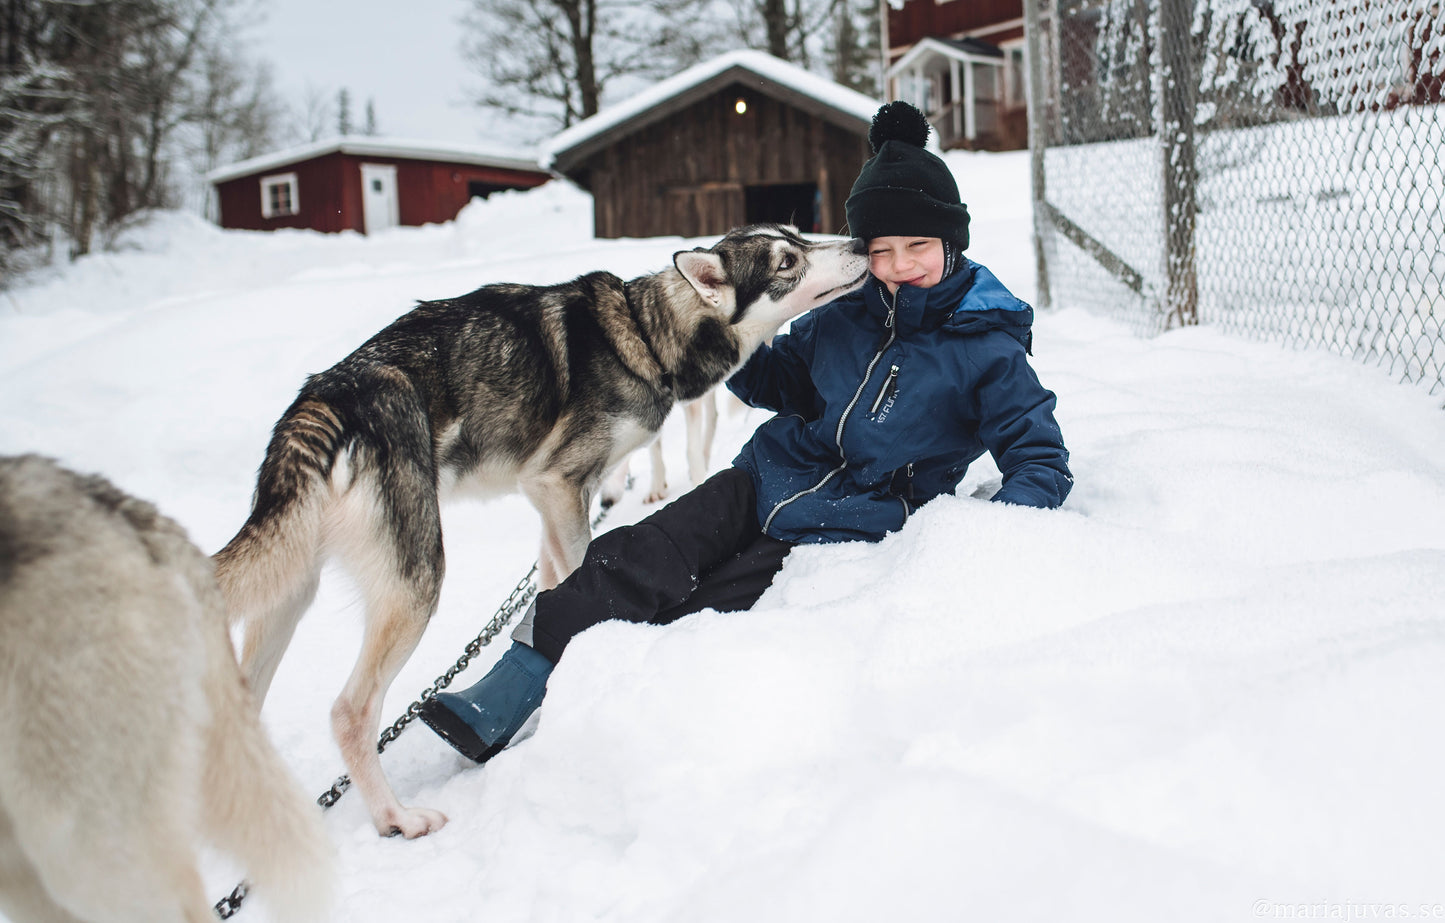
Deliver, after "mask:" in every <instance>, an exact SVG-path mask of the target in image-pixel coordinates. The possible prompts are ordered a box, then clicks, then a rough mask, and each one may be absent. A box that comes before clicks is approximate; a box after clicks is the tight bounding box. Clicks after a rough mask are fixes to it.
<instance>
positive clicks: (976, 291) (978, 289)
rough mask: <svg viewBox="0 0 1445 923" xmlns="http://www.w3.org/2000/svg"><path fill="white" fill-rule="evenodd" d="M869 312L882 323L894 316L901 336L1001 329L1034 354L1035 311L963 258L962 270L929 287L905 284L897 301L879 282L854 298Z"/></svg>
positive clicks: (899, 290)
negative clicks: (891, 315)
mask: <svg viewBox="0 0 1445 923" xmlns="http://www.w3.org/2000/svg"><path fill="white" fill-rule="evenodd" d="M850 297H858V298H862V299H863V301H864V303H865V304H866V305H867V307H868V311H869V313H872V314H876V315H877V316H878V317H879V318H886V317H887V316H888V313H889V311H890V310H893V312H894V323H896V324H897V325H898V328H899V332H900V333H907V332H910V331H913V330H938V329H947V330H949V331H953V332H956V333H958V334H960V335H964V336H972V335H975V334H980V333H987V332H988V331H991V330H1002V331H1003V332H1005V333H1007V334H1008V335H1009V336H1011V337H1013V338H1014V339H1015V340H1018V341H1019V343H1020V344H1021V345H1022V346H1023V348H1024V350H1025V352H1028V353H1029V354H1030V355H1032V353H1033V323H1034V309H1033V308H1031V307H1029V305H1028V304H1027V303H1026V302H1024V301H1021V300H1019V298H1018V297H1016V296H1015V295H1014V294H1013V293H1012V292H1010V291H1009V290H1008V289H1007V288H1005V287H1004V285H1003V283H1002V282H1000V281H999V280H998V277H996V276H995V275H994V274H993V273H992V272H991V271H990V270H989V269H988V267H986V266H982V265H980V264H978V263H975V262H973V261H972V260H969V259H965V260H964V262H963V265H962V266H960V267H959V268H958V270H957V271H956V272H954V273H953V274H952V275H950V276H949V277H948V278H946V279H944V280H943V281H941V282H939V283H938V284H937V285H935V286H934V287H933V288H916V287H914V286H912V285H904V286H901V287H900V288H899V289H898V295H897V299H896V301H895V299H894V298H893V297H892V296H890V295H889V294H888V289H887V287H886V286H884V285H883V283H882V282H879V281H878V280H877V279H872V280H870V281H869V282H868V284H867V285H864V286H863V288H861V289H859V290H858V291H857V292H855V293H853V294H852V296H850Z"/></svg>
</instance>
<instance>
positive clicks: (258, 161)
mask: <svg viewBox="0 0 1445 923" xmlns="http://www.w3.org/2000/svg"><path fill="white" fill-rule="evenodd" d="M337 152H340V153H342V154H355V155H358V156H362V157H401V158H405V159H408V160H439V161H443V162H445V163H465V164H473V165H476V166H482V167H499V168H502V169H506V170H530V171H533V172H541V171H542V167H541V165H540V164H538V163H537V157H536V154H535V152H534V151H530V150H519V149H512V148H503V147H495V146H486V145H475V144H447V143H437V142H433V141H407V140H402V139H398V138H376V137H371V136H366V137H357V136H354V135H348V136H344V137H336V138H330V139H327V140H325V141H317V142H314V143H312V144H306V145H302V146H301V147H293V148H289V149H287V150H284V151H277V152H275V153H273V154H262V155H261V156H260V157H252V158H251V159H249V160H242V161H240V162H239V163H233V164H230V165H229V166H224V167H217V168H216V169H214V170H212V171H211V172H210V173H207V174H206V179H207V180H208V181H209V182H211V183H224V182H226V181H227V180H232V179H236V178H237V177H240V176H248V175H250V174H252V173H260V172H263V171H265V170H274V169H276V168H278V167H284V166H288V165H290V164H293V163H301V162H302V161H305V160H312V159H314V158H316V157H323V156H325V155H327V154H333V153H337Z"/></svg>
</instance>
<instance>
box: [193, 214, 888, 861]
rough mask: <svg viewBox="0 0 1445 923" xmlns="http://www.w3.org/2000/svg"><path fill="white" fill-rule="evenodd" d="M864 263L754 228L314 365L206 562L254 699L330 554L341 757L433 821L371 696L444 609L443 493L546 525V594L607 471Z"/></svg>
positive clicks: (370, 795)
mask: <svg viewBox="0 0 1445 923" xmlns="http://www.w3.org/2000/svg"><path fill="white" fill-rule="evenodd" d="M867 268H868V261H867V257H866V256H865V255H863V252H862V247H861V246H860V245H858V244H857V243H855V242H849V241H836V242H828V243H819V242H813V241H808V240H805V239H804V238H802V237H800V236H799V235H798V234H797V232H796V231H795V230H794V229H792V228H788V227H784V226H776V225H759V226H752V227H748V228H742V229H739V230H736V231H733V232H730V233H729V234H728V235H726V236H725V237H724V238H723V239H722V240H721V241H720V242H719V243H718V244H717V245H715V246H714V247H712V248H709V249H697V250H691V251H683V252H679V253H677V254H675V255H674V257H673V266H672V267H669V268H668V269H665V270H663V271H662V272H659V273H655V274H652V275H647V276H642V277H639V278H637V279H633V280H631V281H629V282H624V281H623V280H621V279H619V278H618V277H616V276H614V275H612V274H610V273H605V272H594V273H590V274H588V275H584V276H582V277H580V278H578V279H575V280H573V281H571V282H567V283H564V284H561V285H553V286H530V285H489V286H485V287H483V288H480V289H477V290H476V291H474V292H471V293H470V294H467V295H462V296H460V297H457V298H451V299H446V300H442V301H431V302H423V303H421V304H420V305H419V306H418V307H417V308H415V309H414V310H413V311H411V312H410V313H408V314H406V315H404V316H402V317H401V318H399V319H398V320H397V321H395V322H394V323H393V324H391V326H389V327H387V328H386V329H385V330H383V331H381V332H380V333H378V334H377V335H376V336H374V337H373V338H372V339H371V340H369V341H367V342H366V343H365V344H363V345H362V346H361V347H360V348H359V349H357V350H356V351H355V352H354V353H352V354H351V355H350V356H348V357H346V358H345V359H343V360H342V361H341V362H340V363H338V364H337V365H335V366H334V367H332V368H331V369H330V370H328V371H325V372H322V373H320V374H318V375H313V376H312V377H311V378H309V379H308V380H307V382H306V384H305V386H304V387H303V388H302V389H301V393H300V395H299V396H298V397H297V399H296V401H295V403H293V404H292V405H291V408H290V409H289V410H287V411H286V413H285V414H284V415H283V416H282V417H281V420H280V421H279V422H278V423H277V424H276V427H275V430H274V433H273V435H272V438H271V443H270V445H269V447H268V448H267V451H266V458H265V460H264V461H263V462H262V465H261V471H260V475H259V478H258V480H257V484H256V494H255V499H254V503H253V507H252V513H251V516H250V519H249V520H247V522H246V523H245V525H244V526H242V528H241V530H240V532H238V533H237V535H236V536H235V538H233V539H232V540H231V542H230V543H229V544H228V545H226V547H225V548H223V549H221V551H219V552H217V554H216V563H217V569H218V576H219V578H220V584H221V588H222V591H223V592H224V593H225V596H226V601H227V605H228V606H229V608H230V611H231V616H232V618H233V619H235V620H238V621H239V622H241V623H242V624H244V626H245V633H244V640H243V644H242V670H243V672H244V673H245V674H246V676H247V678H248V680H249V681H250V683H251V686H252V690H253V691H254V693H255V694H256V696H257V698H258V700H263V699H264V697H265V694H266V690H267V688H268V687H269V685H270V683H271V679H272V677H273V676H274V674H275V670H276V668H277V666H278V664H279V662H280V660H281V656H282V654H283V653H284V652H285V649H286V647H287V645H288V644H289V643H290V640H291V636H292V633H293V632H294V630H295V627H296V624H297V622H298V621H299V620H300V618H301V616H302V614H303V613H304V612H305V610H306V609H307V607H308V606H309V605H310V603H311V600H312V598H313V597H314V595H315V592H316V587H317V581H318V577H319V574H320V569H321V565H322V562H323V559H324V558H325V556H327V555H328V554H336V555H338V556H339V557H340V558H341V559H342V561H343V563H345V564H346V565H348V567H349V569H350V571H351V572H352V573H353V575H355V576H356V578H357V579H358V580H359V581H360V583H361V586H362V591H363V594H364V596H365V598H366V628H365V634H364V637H363V640H362V645H361V651H360V654H359V656H358V659H357V663H356V666H355V669H354V671H353V672H352V674H351V677H350V679H349V680H348V681H347V684H346V686H345V688H344V689H343V690H342V692H341V695H340V697H339V698H338V699H337V700H336V703H335V705H334V706H333V708H332V728H333V731H334V733H335V736H336V739H337V743H338V745H339V746H340V748H341V753H342V758H343V760H344V761H345V763H346V766H347V769H348V771H349V772H350V775H351V780H352V782H353V783H354V784H355V785H356V787H357V789H358V790H359V791H360V792H361V793H362V797H363V798H364V799H365V801H366V803H367V805H368V807H369V808H370V810H371V815H372V820H373V822H374V823H375V824H376V827H377V830H378V831H379V832H381V833H383V834H394V833H400V834H403V835H405V836H408V837H414V836H420V835H422V834H425V833H428V832H430V831H432V830H436V829H438V828H439V827H440V826H441V825H442V824H444V823H445V822H446V818H445V817H443V816H442V815H441V814H440V813H438V812H436V811H432V810H428V809H424V808H407V807H404V806H403V805H402V804H401V803H400V802H399V801H398V800H397V798H396V795H395V794H394V793H393V792H392V790H391V787H390V785H389V784H388V783H387V781H386V778H385V776H384V775H383V774H382V771H381V764H380V762H379V761H378V759H377V751H376V743H375V741H376V733H377V728H378V726H379V723H380V709H381V704H382V698H383V696H384V695H385V693H386V690H387V688H388V686H389V685H390V684H391V682H392V679H393V678H394V677H395V676H396V673H397V671H398V670H399V669H400V668H401V666H402V664H403V663H405V661H406V659H407V658H408V657H409V656H410V655H411V653H412V651H413V650H414V649H415V647H416V644H417V641H418V640H419V639H420V637H421V634H422V631H423V629H424V628H425V627H426V624H427V621H428V619H429V618H430V617H431V615H432V613H433V611H434V610H435V609H436V605H437V598H438V594H439V591H440V587H441V581H442V574H443V568H444V560H443V553H442V530H441V514H440V509H439V499H440V497H442V496H444V495H445V494H446V493H447V492H448V491H449V490H452V489H457V488H465V489H472V490H477V489H480V490H482V491H491V492H497V491H508V490H516V489H520V490H521V491H522V493H523V494H525V495H526V497H527V498H528V500H530V501H531V503H532V505H533V506H535V507H536V508H537V510H538V512H539V513H540V514H541V516H542V548H541V554H540V558H539V572H540V579H539V584H540V585H541V587H542V588H543V589H546V588H548V587H551V586H554V585H556V584H557V583H558V582H559V581H560V580H561V579H562V578H563V577H565V576H566V575H567V574H569V573H571V572H572V570H573V569H575V568H576V566H577V565H578V564H579V563H580V562H581V559H582V554H583V551H584V550H585V549H586V546H587V542H588V540H589V538H590V537H591V535H590V528H589V525H588V515H589V507H590V504H591V501H592V498H593V496H594V494H595V492H596V491H597V489H598V487H599V485H600V483H601V481H602V479H603V476H604V475H605V474H606V472H607V471H608V470H609V469H611V468H612V467H613V466H614V465H616V464H617V463H618V462H619V461H621V460H622V459H623V458H625V457H626V456H627V454H628V453H630V452H632V451H633V450H634V449H637V448H639V447H641V446H643V445H645V444H646V443H647V441H648V440H650V439H652V438H653V437H655V436H656V434H657V431H658V429H659V428H660V427H661V426H662V422H663V420H664V419H665V418H666V416H667V414H668V411H669V410H671V408H672V406H673V404H674V403H676V402H677V401H679V400H691V399H693V398H696V397H699V396H701V395H703V394H704V393H706V392H707V390H708V389H709V388H711V387H713V386H714V385H716V384H717V383H718V382H720V381H722V380H723V379H724V378H725V377H727V376H728V375H729V374H731V373H732V371H734V370H735V369H736V368H738V367H739V366H740V365H741V364H742V362H743V361H744V360H746V359H747V358H748V356H749V355H751V354H752V352H753V351H754V350H755V349H756V348H757V347H758V346H759V345H760V344H762V343H763V342H764V341H765V340H767V339H768V338H770V337H771V336H772V335H773V333H774V332H776V331H777V329H778V328H779V326H781V325H782V324H783V323H785V322H786V321H788V320H790V319H791V318H793V317H795V316H797V315H798V314H801V313H803V312H804V311H807V310H810V309H812V308H815V307H818V306H819V305H822V304H824V303H826V302H828V301H830V300H832V299H833V298H836V297H838V296H839V295H842V294H844V293H845V292H848V291H851V290H852V289H854V288H856V287H857V286H858V285H861V284H862V282H863V280H864V278H865V277H866V275H867Z"/></svg>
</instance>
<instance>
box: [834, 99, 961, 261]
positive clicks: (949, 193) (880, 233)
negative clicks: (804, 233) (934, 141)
mask: <svg viewBox="0 0 1445 923" xmlns="http://www.w3.org/2000/svg"><path fill="white" fill-rule="evenodd" d="M930 131H931V128H930V127H929V124H928V119H926V118H924V115H923V113H922V112H919V111H918V110H917V109H915V108H914V107H913V106H910V105H909V104H908V103H905V102H903V101H902V100H895V101H893V102H891V103H887V104H886V105H884V106H883V107H882V108H881V109H879V110H878V113H877V114H876V115H874V116H873V124H872V125H871V126H870V127H869V129H868V144H869V146H870V147H872V149H873V158H872V159H871V160H869V161H868V162H867V163H865V164H864V165H863V168H862V169H861V170H860V171H858V179H857V181H856V182H854V183H853V190H852V192H851V193H850V194H849V196H848V201H847V203H846V204H845V205H844V209H845V210H846V212H847V215H848V230H849V233H851V234H852V235H853V236H854V237H862V238H864V239H866V240H871V239H872V238H875V237H937V238H940V239H942V240H946V241H948V242H950V243H952V244H955V245H956V246H957V247H958V248H959V249H960V250H966V249H968V206H966V205H964V204H963V201H962V199H960V198H959V195H958V183H957V182H956V181H955V180H954V178H953V173H952V172H951V171H950V170H949V169H948V165H947V164H945V163H944V162H943V160H942V159H941V158H939V157H938V156H937V155H935V154H933V153H932V152H930V151H928V150H925V149H924V145H925V144H927V143H928V135H929V132H930Z"/></svg>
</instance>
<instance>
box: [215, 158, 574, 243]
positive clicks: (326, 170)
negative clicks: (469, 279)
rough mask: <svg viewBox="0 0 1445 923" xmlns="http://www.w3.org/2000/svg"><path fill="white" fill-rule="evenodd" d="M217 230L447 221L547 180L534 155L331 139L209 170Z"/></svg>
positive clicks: (362, 227) (367, 227)
mask: <svg viewBox="0 0 1445 923" xmlns="http://www.w3.org/2000/svg"><path fill="white" fill-rule="evenodd" d="M206 178H207V180H209V181H210V183H211V185H212V187H213V188H214V189H215V193H216V203H217V205H218V206H219V215H218V218H217V220H218V223H219V224H220V225H221V227H223V228H240V229H245V230H257V231H270V230H275V229H277V228H311V229H313V230H317V231H361V232H362V233H367V232H371V231H379V230H382V229H384V228H389V227H394V226H396V225H409V226H415V225H422V224H429V223H433V222H441V221H450V220H451V219H453V218H455V217H456V216H457V212H459V211H461V209H462V206H464V205H466V204H467V203H468V202H470V201H471V200H472V199H473V198H476V197H478V196H480V197H482V198H485V197H487V196H488V195H490V194H491V193H493V192H497V191H499V190H503V189H530V188H532V187H534V186H540V185H541V184H542V183H545V182H546V181H547V180H548V179H549V178H550V174H548V173H547V172H546V171H545V170H543V169H542V168H541V167H540V166H538V164H537V161H536V157H535V156H527V155H525V154H522V153H519V152H510V151H499V150H492V149H487V148H479V147H463V146H453V145H442V144H426V143H420V142H409V141H393V140H389V139H384V138H372V137H364V138H356V137H345V138H334V139H332V140H329V141H322V142H318V143H316V144H310V145H306V146H305V147H298V148H293V149H291V150H286V151H279V152H277V153H275V154H267V155H264V156H261V157H255V158H252V159H250V160H244V161H242V162H240V163H236V164H232V165H231V166H228V167H222V168H220V169H218V170H213V171H212V172H211V173H209V174H208V175H207V177H206Z"/></svg>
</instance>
